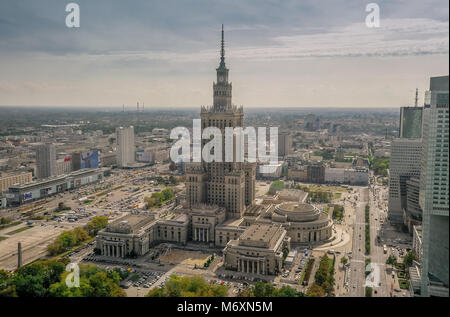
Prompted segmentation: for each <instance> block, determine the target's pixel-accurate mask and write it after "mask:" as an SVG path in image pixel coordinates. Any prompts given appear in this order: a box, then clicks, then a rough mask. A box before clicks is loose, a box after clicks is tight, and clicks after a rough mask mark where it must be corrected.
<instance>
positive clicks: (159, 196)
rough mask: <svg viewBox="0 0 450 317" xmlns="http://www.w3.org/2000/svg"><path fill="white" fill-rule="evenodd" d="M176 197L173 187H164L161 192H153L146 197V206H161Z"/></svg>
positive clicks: (148, 207)
mask: <svg viewBox="0 0 450 317" xmlns="http://www.w3.org/2000/svg"><path fill="white" fill-rule="evenodd" d="M174 198H175V192H174V190H173V189H172V188H166V189H163V191H162V192H160V193H158V192H157V193H153V194H152V196H151V197H145V198H144V201H145V207H146V208H147V209H151V208H153V207H161V206H162V205H163V204H165V203H167V202H170V201H172V200H173V199H174Z"/></svg>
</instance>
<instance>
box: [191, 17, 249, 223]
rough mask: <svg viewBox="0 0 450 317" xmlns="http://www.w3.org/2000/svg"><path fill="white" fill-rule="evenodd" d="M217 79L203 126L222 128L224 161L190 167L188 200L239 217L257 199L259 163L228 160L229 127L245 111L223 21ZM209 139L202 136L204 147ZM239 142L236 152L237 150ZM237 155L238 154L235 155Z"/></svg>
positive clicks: (238, 122)
mask: <svg viewBox="0 0 450 317" xmlns="http://www.w3.org/2000/svg"><path fill="white" fill-rule="evenodd" d="M216 74H217V81H216V82H215V83H213V105H212V106H209V107H202V108H201V114H200V117H201V127H202V130H203V129H205V128H207V127H216V128H218V129H220V130H221V132H222V140H221V143H222V161H221V162H211V163H207V162H204V161H202V164H201V167H198V166H197V167H196V168H195V170H194V169H190V170H188V171H186V200H187V203H188V205H189V206H192V205H193V204H195V203H207V204H212V205H219V206H221V207H225V209H226V212H227V218H239V217H241V216H242V215H243V212H244V211H245V208H246V206H247V205H251V204H253V202H254V196H255V195H254V193H255V186H254V183H255V167H254V165H252V164H246V163H243V162H236V159H234V160H233V161H232V162H225V151H224V149H225V127H232V128H236V127H243V123H244V111H243V108H242V107H236V106H234V105H233V104H232V102H231V97H232V84H231V83H230V82H229V81H228V75H229V70H228V68H227V67H226V65H225V37H224V29H223V25H222V40H221V47H220V63H219V67H218V68H217V69H216ZM208 142H209V140H202V148H203V147H204V146H205V144H207V143H208ZM235 147H236V144H235V145H234V153H236V148H235ZM233 157H235V156H233Z"/></svg>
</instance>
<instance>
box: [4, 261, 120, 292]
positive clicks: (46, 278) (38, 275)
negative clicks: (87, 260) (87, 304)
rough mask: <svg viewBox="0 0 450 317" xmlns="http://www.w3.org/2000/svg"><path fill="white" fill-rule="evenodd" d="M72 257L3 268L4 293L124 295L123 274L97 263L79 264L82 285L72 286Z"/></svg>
mask: <svg viewBox="0 0 450 317" xmlns="http://www.w3.org/2000/svg"><path fill="white" fill-rule="evenodd" d="M68 263H69V260H68V259H59V260H45V261H37V262H34V263H32V264H29V265H26V266H23V267H21V268H19V269H18V270H17V271H16V272H14V273H9V272H7V271H4V270H0V297H122V296H126V294H125V292H124V291H123V290H122V289H121V288H120V287H119V284H120V281H121V280H122V279H123V277H122V276H121V275H120V272H118V270H114V271H105V270H103V269H100V268H99V267H97V266H96V265H93V264H79V282H80V284H79V287H76V286H75V287H69V286H67V284H66V278H67V276H68V274H70V272H66V269H65V268H66V265H67V264H68Z"/></svg>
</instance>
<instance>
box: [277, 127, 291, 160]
mask: <svg viewBox="0 0 450 317" xmlns="http://www.w3.org/2000/svg"><path fill="white" fill-rule="evenodd" d="M291 150H292V136H291V135H290V134H289V132H285V131H282V132H280V131H279V132H278V156H283V157H284V156H287V155H289V154H290V153H291Z"/></svg>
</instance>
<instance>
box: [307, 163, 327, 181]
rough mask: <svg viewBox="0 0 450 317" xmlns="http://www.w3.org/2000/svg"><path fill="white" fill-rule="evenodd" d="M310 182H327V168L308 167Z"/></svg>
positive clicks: (321, 166)
mask: <svg viewBox="0 0 450 317" xmlns="http://www.w3.org/2000/svg"><path fill="white" fill-rule="evenodd" d="M307 173H308V182H310V183H316V184H323V183H324V182H325V166H323V165H308V167H307Z"/></svg>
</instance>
